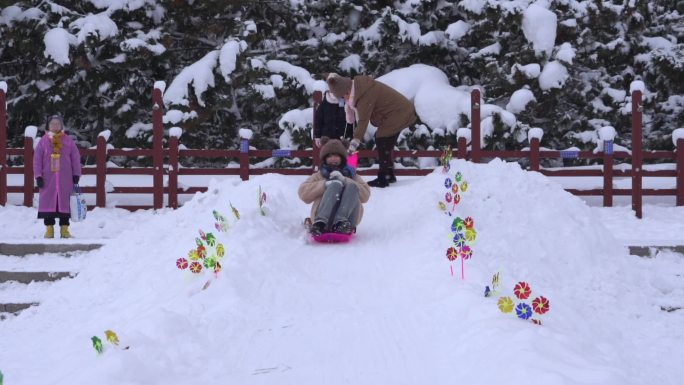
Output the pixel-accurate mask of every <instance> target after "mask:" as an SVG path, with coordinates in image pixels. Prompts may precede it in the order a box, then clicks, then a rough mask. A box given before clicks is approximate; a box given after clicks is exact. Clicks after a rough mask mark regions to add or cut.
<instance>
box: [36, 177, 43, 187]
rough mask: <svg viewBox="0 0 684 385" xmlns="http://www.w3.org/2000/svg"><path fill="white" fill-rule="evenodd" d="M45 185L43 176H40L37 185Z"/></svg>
mask: <svg viewBox="0 0 684 385" xmlns="http://www.w3.org/2000/svg"><path fill="white" fill-rule="evenodd" d="M44 185H45V183H44V182H43V177H42V176H39V177H38V178H36V186H38V188H43V186H44Z"/></svg>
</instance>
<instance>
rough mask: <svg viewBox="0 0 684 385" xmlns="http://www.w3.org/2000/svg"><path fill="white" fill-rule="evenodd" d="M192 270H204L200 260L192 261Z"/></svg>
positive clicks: (195, 271) (194, 271)
mask: <svg viewBox="0 0 684 385" xmlns="http://www.w3.org/2000/svg"><path fill="white" fill-rule="evenodd" d="M190 271H192V272H193V273H194V274H199V273H200V272H201V271H202V264H201V263H199V262H193V263H191V264H190Z"/></svg>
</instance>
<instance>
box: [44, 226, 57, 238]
mask: <svg viewBox="0 0 684 385" xmlns="http://www.w3.org/2000/svg"><path fill="white" fill-rule="evenodd" d="M54 237H55V226H45V238H54Z"/></svg>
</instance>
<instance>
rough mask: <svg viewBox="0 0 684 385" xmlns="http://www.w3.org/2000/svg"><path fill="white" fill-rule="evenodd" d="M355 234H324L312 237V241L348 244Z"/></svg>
mask: <svg viewBox="0 0 684 385" xmlns="http://www.w3.org/2000/svg"><path fill="white" fill-rule="evenodd" d="M353 236H354V234H353V233H352V234H339V233H323V234H321V235H317V236H313V235H312V236H311V239H313V240H314V241H316V242H318V243H346V242H349V241H351V239H352V237H353Z"/></svg>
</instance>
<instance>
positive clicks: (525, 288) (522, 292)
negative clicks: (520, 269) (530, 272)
mask: <svg viewBox="0 0 684 385" xmlns="http://www.w3.org/2000/svg"><path fill="white" fill-rule="evenodd" d="M513 293H514V294H515V296H516V297H518V299H527V297H529V296H530V294H532V289H530V285H528V284H527V282H518V283H517V284H516V285H515V288H514V289H513Z"/></svg>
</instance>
